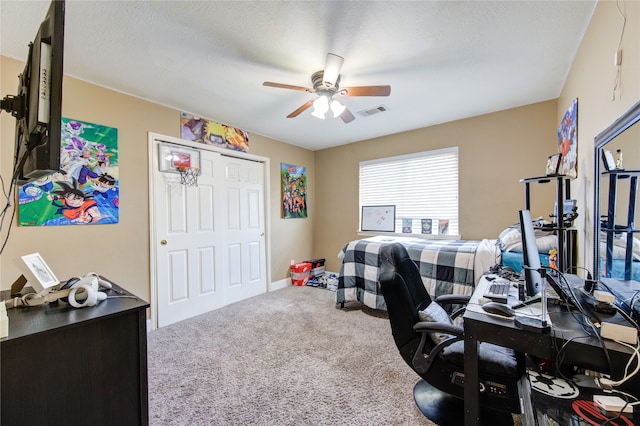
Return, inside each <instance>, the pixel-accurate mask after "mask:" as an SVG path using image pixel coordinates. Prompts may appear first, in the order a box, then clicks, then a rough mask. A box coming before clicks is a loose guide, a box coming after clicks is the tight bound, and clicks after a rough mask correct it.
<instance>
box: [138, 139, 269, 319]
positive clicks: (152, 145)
mask: <svg viewBox="0 0 640 426" xmlns="http://www.w3.org/2000/svg"><path fill="white" fill-rule="evenodd" d="M162 142H165V143H172V144H176V145H181V146H185V147H189V148H193V149H198V150H205V151H213V152H217V153H219V154H222V155H224V156H226V157H234V158H240V159H243V160H250V161H257V162H260V163H263V164H264V176H263V182H264V232H265V267H266V271H265V274H266V281H267V282H266V285H267V288H266V292H269V291H271V232H270V231H271V209H270V208H269V206H270V203H269V201H270V200H271V196H270V194H271V190H270V188H271V180H270V176H269V170H270V167H269V166H270V159H269V158H268V157H262V156H259V155H254V154H249V153H246V152H240V151H233V150H229V149H223V148H218V147H215V146H211V145H207V144H203V143H198V142H192V141H188V140H185V139H179V138H174V137H171V136H165V135H161V134H159V133H152V132H149V134H148V148H149V162H148V164H149V170H148V171H149V189H148V193H149V260H150V262H149V277H150V281H149V285H150V286H151V288H150V290H151V291H150V294H151V300H150V301H149V304H150V309H151V327H150V328H149V329H150V330H153V329H156V328H157V327H158V289H157V285H158V280H157V277H156V265H157V255H156V247H157V244H158V241H157V238H156V232H155V230H156V225H157V224H156V219H155V215H156V212H155V201H156V194H155V171H156V169H157V168H158V144H159V143H162Z"/></svg>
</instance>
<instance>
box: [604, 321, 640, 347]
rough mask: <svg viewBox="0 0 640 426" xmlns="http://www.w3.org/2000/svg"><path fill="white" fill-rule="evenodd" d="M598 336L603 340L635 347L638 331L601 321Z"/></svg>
mask: <svg viewBox="0 0 640 426" xmlns="http://www.w3.org/2000/svg"><path fill="white" fill-rule="evenodd" d="M600 336H602V338H603V339H611V340H619V341H621V342H625V343H630V344H632V345H635V344H636V343H638V330H636V329H635V328H633V327H627V326H626V325H620V324H614V323H611V322H606V321H602V323H601V327H600Z"/></svg>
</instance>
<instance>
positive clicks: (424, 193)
mask: <svg viewBox="0 0 640 426" xmlns="http://www.w3.org/2000/svg"><path fill="white" fill-rule="evenodd" d="M379 205H395V206H396V210H395V211H396V220H395V232H397V233H403V231H404V233H409V232H410V233H412V234H431V235H454V236H457V235H458V234H459V229H458V147H453V148H446V149H439V150H434V151H426V152H420V153H416V154H410V155H402V156H397V157H388V158H381V159H378V160H370V161H363V162H361V163H360V211H362V207H363V206H364V207H367V206H379ZM361 220H362V218H361ZM429 224H430V226H428V225H429ZM428 228H429V229H428ZM360 229H362V224H361V225H360ZM429 230H430V231H431V232H428V231H429Z"/></svg>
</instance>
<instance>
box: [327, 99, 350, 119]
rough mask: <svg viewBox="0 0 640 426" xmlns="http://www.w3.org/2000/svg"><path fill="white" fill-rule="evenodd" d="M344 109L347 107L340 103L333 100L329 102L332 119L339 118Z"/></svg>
mask: <svg viewBox="0 0 640 426" xmlns="http://www.w3.org/2000/svg"><path fill="white" fill-rule="evenodd" d="M345 109H347V107H346V106H344V104H343V103H342V102H340V101H338V100H335V99H334V100H333V101H331V111H333V117H334V118H336V117H340V114H342V113H343V112H344V110H345Z"/></svg>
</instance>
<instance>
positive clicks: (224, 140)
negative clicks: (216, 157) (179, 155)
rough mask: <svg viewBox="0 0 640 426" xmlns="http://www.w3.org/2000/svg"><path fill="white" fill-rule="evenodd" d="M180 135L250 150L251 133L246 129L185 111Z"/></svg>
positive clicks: (226, 146) (212, 143)
mask: <svg viewBox="0 0 640 426" xmlns="http://www.w3.org/2000/svg"><path fill="white" fill-rule="evenodd" d="M180 137H181V138H182V139H186V140H188V141H193V142H198V143H204V144H207V145H213V146H217V147H219V148H227V149H233V150H235V151H242V152H249V134H248V133H247V132H245V131H244V130H241V129H237V128H235V127H231V126H227V125H226V124H220V123H217V122H215V121H212V120H206V119H203V118H199V117H195V116H193V115H189V114H186V113H184V112H181V113H180Z"/></svg>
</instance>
